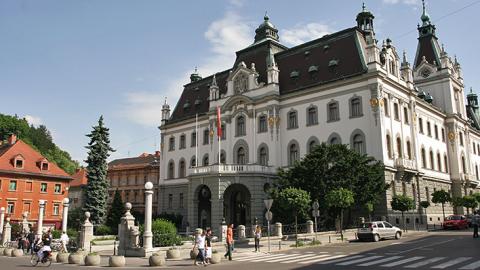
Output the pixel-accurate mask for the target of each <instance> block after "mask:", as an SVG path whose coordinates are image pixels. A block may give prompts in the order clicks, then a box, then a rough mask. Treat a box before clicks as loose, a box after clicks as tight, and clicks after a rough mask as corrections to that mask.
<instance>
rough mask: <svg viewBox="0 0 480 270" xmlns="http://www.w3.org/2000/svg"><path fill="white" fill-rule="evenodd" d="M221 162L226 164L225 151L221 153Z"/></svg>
mask: <svg viewBox="0 0 480 270" xmlns="http://www.w3.org/2000/svg"><path fill="white" fill-rule="evenodd" d="M220 163H221V164H225V163H226V160H225V152H223V151H222V153H220Z"/></svg>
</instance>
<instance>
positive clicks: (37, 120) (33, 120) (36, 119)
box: [23, 114, 43, 127]
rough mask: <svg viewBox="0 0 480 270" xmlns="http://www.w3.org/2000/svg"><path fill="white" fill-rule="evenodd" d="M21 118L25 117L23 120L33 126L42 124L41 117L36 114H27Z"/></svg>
mask: <svg viewBox="0 0 480 270" xmlns="http://www.w3.org/2000/svg"><path fill="white" fill-rule="evenodd" d="M23 118H25V120H27V122H28V123H29V124H30V125H33V126H35V127H38V126H39V125H41V124H43V121H42V119H41V118H40V117H38V116H33V115H29V114H27V115H25V116H24V117H23Z"/></svg>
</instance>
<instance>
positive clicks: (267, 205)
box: [263, 199, 273, 253]
mask: <svg viewBox="0 0 480 270" xmlns="http://www.w3.org/2000/svg"><path fill="white" fill-rule="evenodd" d="M263 203H264V204H265V208H267V212H266V213H265V218H266V219H267V239H268V252H269V253H270V221H271V220H272V218H273V214H272V212H270V208H272V204H273V199H266V200H263Z"/></svg>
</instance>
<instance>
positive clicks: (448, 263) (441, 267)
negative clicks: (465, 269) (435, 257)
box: [431, 257, 472, 269]
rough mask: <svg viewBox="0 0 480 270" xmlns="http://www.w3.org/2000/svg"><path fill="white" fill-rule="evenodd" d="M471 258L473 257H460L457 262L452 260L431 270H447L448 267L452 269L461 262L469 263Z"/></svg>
mask: <svg viewBox="0 0 480 270" xmlns="http://www.w3.org/2000/svg"><path fill="white" fill-rule="evenodd" d="M471 258H472V257H458V258H456V259H455V260H450V261H448V262H445V263H442V264H439V265H436V266H432V267H431V268H435V269H443V268H447V267H450V266H452V265H455V264H459V263H461V262H465V261H468V260H470V259H471Z"/></svg>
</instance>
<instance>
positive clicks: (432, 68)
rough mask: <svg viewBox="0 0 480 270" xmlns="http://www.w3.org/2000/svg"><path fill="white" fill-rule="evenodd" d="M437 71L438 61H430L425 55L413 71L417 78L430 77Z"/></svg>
mask: <svg viewBox="0 0 480 270" xmlns="http://www.w3.org/2000/svg"><path fill="white" fill-rule="evenodd" d="M436 71H437V66H436V63H429V62H428V61H427V60H426V59H425V57H423V58H422V61H421V62H420V64H419V65H418V66H417V67H416V68H415V69H414V71H413V73H414V76H415V77H416V78H428V77H430V76H431V75H432V74H433V73H435V72H436Z"/></svg>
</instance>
